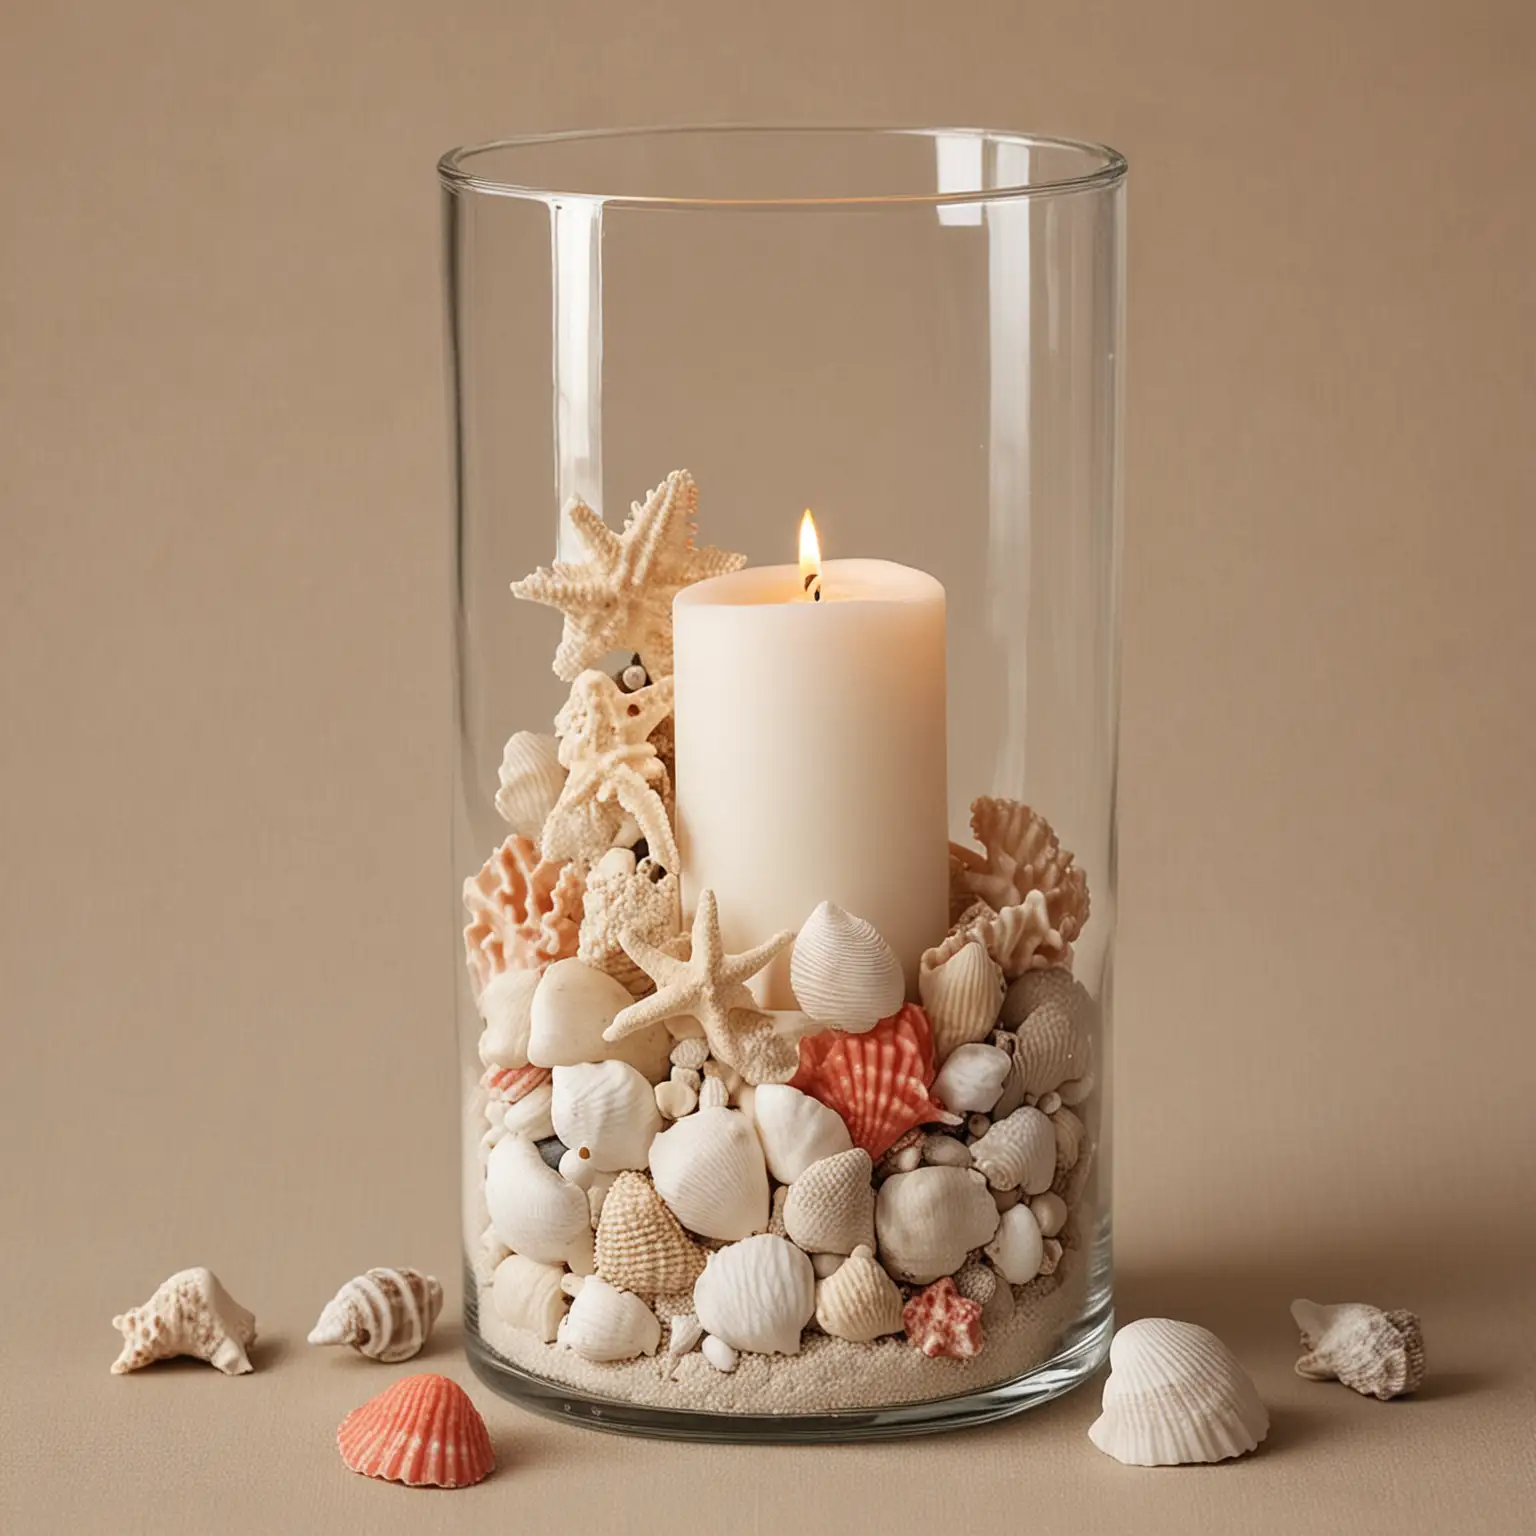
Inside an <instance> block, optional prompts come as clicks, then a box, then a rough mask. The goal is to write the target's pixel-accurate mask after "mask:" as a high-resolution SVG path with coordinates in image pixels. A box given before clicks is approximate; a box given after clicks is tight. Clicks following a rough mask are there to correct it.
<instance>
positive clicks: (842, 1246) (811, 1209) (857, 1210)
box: [784, 1147, 875, 1253]
mask: <svg viewBox="0 0 1536 1536" xmlns="http://www.w3.org/2000/svg"><path fill="white" fill-rule="evenodd" d="M873 1176H874V1165H873V1163H871V1162H870V1158H869V1153H868V1152H866V1151H865V1150H864V1149H863V1147H851V1148H849V1149H848V1150H847V1151H846V1152H836V1153H834V1154H833V1155H832V1156H830V1157H824V1158H822V1159H821V1160H820V1161H818V1162H814V1163H812V1164H811V1165H810V1167H809V1168H807V1169H806V1170H805V1171H804V1172H803V1173H802V1174H801V1175H800V1177H799V1178H797V1179H796V1180H795V1182H794V1183H793V1184H791V1185H790V1186H789V1195H788V1198H787V1199H786V1200H785V1202H784V1231H785V1233H786V1235H787V1236H788V1237H789V1239H790V1241H791V1242H793V1243H795V1244H796V1245H797V1246H799V1247H801V1248H803V1249H805V1251H806V1252H807V1253H852V1252H853V1251H854V1249H856V1248H858V1247H860V1246H863V1247H868V1248H873V1247H874V1245H875V1190H874V1186H873V1185H872V1184H871V1183H870V1180H871V1178H872V1177H873Z"/></svg>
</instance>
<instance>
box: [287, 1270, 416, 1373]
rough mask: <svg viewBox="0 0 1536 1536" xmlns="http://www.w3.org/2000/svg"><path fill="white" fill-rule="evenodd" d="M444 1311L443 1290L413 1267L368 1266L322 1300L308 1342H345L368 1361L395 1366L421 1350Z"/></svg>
mask: <svg viewBox="0 0 1536 1536" xmlns="http://www.w3.org/2000/svg"><path fill="white" fill-rule="evenodd" d="M442 1309H443V1288H442V1286H441V1285H439V1284H438V1282H437V1281H436V1280H435V1279H434V1278H433V1277H432V1276H431V1275H424V1274H422V1273H421V1272H420V1271H419V1270H414V1269H370V1270H368V1271H367V1272H366V1273H365V1274H361V1275H358V1276H357V1277H356V1278H355V1279H352V1280H349V1281H347V1283H346V1284H345V1285H344V1286H342V1288H341V1289H340V1290H339V1291H337V1293H336V1294H335V1296H334V1297H332V1299H331V1300H330V1301H329V1302H327V1303H326V1307H325V1310H324V1311H323V1312H322V1313H321V1314H320V1319H319V1321H318V1322H317V1323H316V1324H315V1326H314V1328H313V1329H312V1330H311V1332H310V1335H309V1342H310V1343H311V1344H350V1345H351V1346H352V1347H353V1349H355V1350H356V1351H357V1352H358V1353H359V1354H361V1355H367V1356H368V1358H369V1359H370V1360H382V1361H383V1362H384V1363H385V1364H386V1365H398V1364H399V1363H400V1361H402V1360H409V1359H410V1358H411V1357H412V1356H413V1355H418V1354H420V1353H421V1347H422V1345H424V1344H425V1343H426V1342H427V1337H428V1335H429V1334H430V1333H431V1332H432V1325H433V1323H435V1322H436V1321H437V1314H438V1313H439V1312H441V1311H442Z"/></svg>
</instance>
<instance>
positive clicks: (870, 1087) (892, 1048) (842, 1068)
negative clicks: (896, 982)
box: [790, 1003, 959, 1158]
mask: <svg viewBox="0 0 1536 1536" xmlns="http://www.w3.org/2000/svg"><path fill="white" fill-rule="evenodd" d="M933 1076H934V1062H933V1037H932V1035H931V1034H930V1032H929V1028H928V1018H927V1015H926V1014H924V1012H923V1010H922V1009H921V1008H919V1007H917V1006H916V1005H914V1004H912V1003H908V1004H907V1005H906V1006H905V1007H903V1008H902V1009H901V1011H900V1012H899V1013H896V1014H893V1015H892V1016H891V1017H890V1018H888V1019H882V1020H881V1021H880V1022H879V1023H878V1024H877V1025H876V1026H875V1027H874V1028H873V1029H872V1030H870V1031H868V1032H867V1033H865V1034H861V1035H850V1034H847V1033H846V1032H844V1031H842V1030H835V1029H833V1030H827V1031H826V1032H825V1033H824V1034H819V1035H807V1036H806V1037H805V1038H804V1039H802V1040H801V1042H800V1069H799V1071H797V1072H796V1073H795V1075H794V1077H793V1078H792V1079H791V1082H790V1086H791V1087H793V1088H798V1089H799V1090H800V1091H801V1092H802V1093H808V1094H809V1095H810V1096H811V1097H812V1098H813V1099H819V1100H820V1101H821V1102H822V1103H823V1104H825V1105H826V1106H827V1107H828V1108H829V1109H833V1110H836V1111H837V1113H838V1114H839V1115H840V1116H841V1117H842V1120H843V1124H844V1125H846V1126H847V1127H848V1134H849V1136H851V1137H852V1139H853V1144H854V1145H855V1146H857V1147H863V1148H864V1150H865V1151H866V1152H868V1153H869V1155H870V1156H871V1157H872V1158H879V1157H883V1156H884V1154H885V1153H886V1151H887V1150H889V1148H890V1147H891V1145H892V1144H893V1143H894V1142H895V1141H896V1139H897V1137H899V1136H901V1135H902V1134H904V1133H905V1132H906V1131H909V1130H911V1129H913V1127H915V1126H919V1125H925V1124H941V1125H958V1124H959V1119H958V1117H957V1116H955V1115H952V1114H950V1113H949V1111H948V1110H946V1109H945V1108H944V1107H943V1106H942V1105H941V1104H936V1103H935V1102H934V1101H933V1099H932V1098H931V1097H930V1095H929V1092H928V1088H929V1085H930V1084H931V1083H932V1082H933Z"/></svg>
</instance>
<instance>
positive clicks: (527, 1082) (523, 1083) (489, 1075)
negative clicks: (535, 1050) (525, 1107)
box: [480, 1067, 553, 1115]
mask: <svg viewBox="0 0 1536 1536" xmlns="http://www.w3.org/2000/svg"><path fill="white" fill-rule="evenodd" d="M552 1076H553V1075H552V1074H551V1072H550V1070H549V1068H548V1067H492V1068H490V1069H489V1070H488V1071H487V1072H486V1073H485V1075H484V1076H483V1077H482V1078H481V1079H480V1086H481V1087H482V1088H483V1089H485V1097H486V1106H487V1114H489V1113H490V1112H491V1111H492V1110H496V1111H497V1112H498V1113H499V1114H503V1115H504V1114H505V1113H506V1110H507V1106H508V1105H509V1104H516V1103H517V1102H518V1101H519V1100H520V1099H526V1098H527V1097H528V1095H529V1094H530V1093H534V1092H537V1090H538V1089H540V1088H542V1087H544V1086H545V1084H546V1083H549V1082H551V1081H552Z"/></svg>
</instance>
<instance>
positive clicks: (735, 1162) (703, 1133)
mask: <svg viewBox="0 0 1536 1536" xmlns="http://www.w3.org/2000/svg"><path fill="white" fill-rule="evenodd" d="M650 1163H651V1174H652V1177H653V1178H654V1179H655V1182H656V1193H657V1194H659V1195H660V1196H661V1198H662V1199H663V1200H665V1201H666V1203H667V1206H668V1208H669V1209H670V1210H671V1211H672V1214H673V1215H674V1216H676V1217H677V1219H678V1220H679V1221H680V1222H682V1224H683V1225H684V1226H685V1227H686V1228H688V1230H689V1231H690V1232H697V1233H699V1234H700V1235H701V1236H703V1237H713V1238H719V1239H721V1240H722V1241H725V1242H734V1241H736V1240H737V1239H739V1238H743V1237H750V1236H751V1235H752V1234H753V1233H754V1232H761V1231H762V1230H763V1228H764V1227H765V1226H766V1225H767V1224H768V1165H767V1163H766V1162H765V1161H764V1160H763V1148H762V1143H761V1142H760V1141H758V1139H757V1132H756V1131H755V1130H753V1128H752V1124H751V1122H750V1121H749V1120H748V1119H747V1117H746V1116H745V1115H744V1114H742V1113H741V1111H740V1110H738V1109H700V1110H698V1111H697V1112H696V1113H694V1114H691V1115H688V1116H686V1117H685V1118H684V1119H682V1120H677V1121H674V1122H673V1124H672V1125H670V1126H668V1128H667V1129H666V1130H664V1131H662V1132H661V1134H660V1135H659V1136H657V1137H656V1139H655V1140H654V1141H653V1142H652V1143H651V1156H650Z"/></svg>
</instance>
